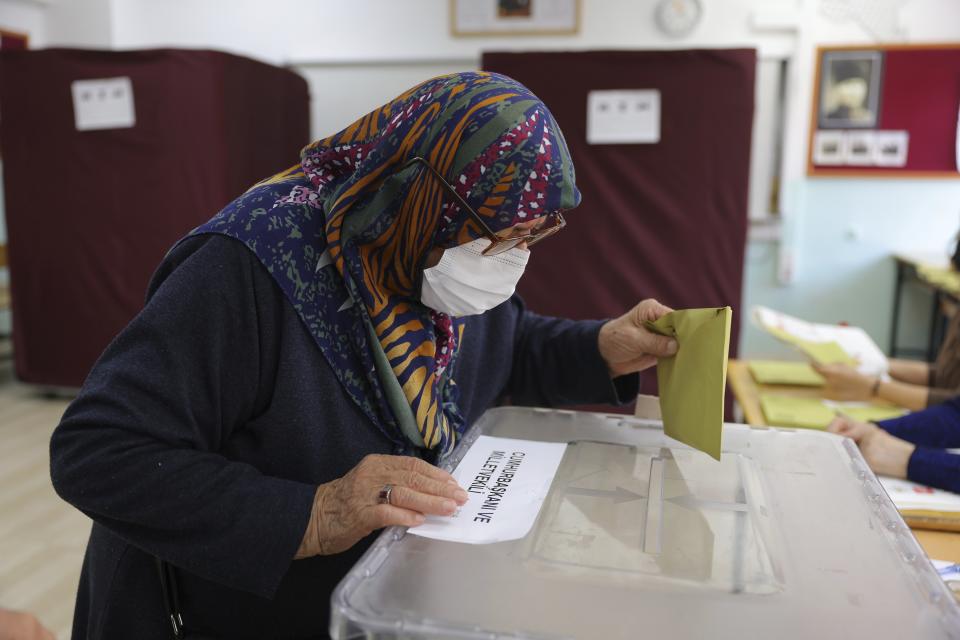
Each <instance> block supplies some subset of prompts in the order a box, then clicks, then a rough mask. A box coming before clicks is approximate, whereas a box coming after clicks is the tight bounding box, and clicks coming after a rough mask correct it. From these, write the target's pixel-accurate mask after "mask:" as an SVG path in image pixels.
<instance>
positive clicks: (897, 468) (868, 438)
mask: <svg viewBox="0 0 960 640" xmlns="http://www.w3.org/2000/svg"><path fill="white" fill-rule="evenodd" d="M827 430H828V431H830V432H832V433H837V434H840V435H842V436H847V437H848V438H853V440H854V442H856V443H857V446H858V447H860V453H862V454H863V457H864V459H865V460H866V461H867V464H868V465H869V466H870V468H871V469H873V472H874V473H876V474H878V475H881V476H890V477H892V478H906V477H907V465H908V464H909V462H910V456H911V455H913V451H914V449H916V445H914V444H911V443H909V442H907V441H906V440H901V439H900V438H897V437H894V436H892V435H890V434H889V433H887V432H886V431H884V430H883V429H881V428H880V427H878V426H877V425H875V424H873V423H870V422H857V421H856V420H853V419H852V418H847V417H846V416H840V417H838V418H835V419H834V421H833V422H831V423H830V424H829V425H828V426H827Z"/></svg>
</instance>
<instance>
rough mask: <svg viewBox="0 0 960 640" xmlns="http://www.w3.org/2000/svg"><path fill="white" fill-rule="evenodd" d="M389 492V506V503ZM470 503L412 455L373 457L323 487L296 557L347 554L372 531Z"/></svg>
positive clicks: (407, 524) (414, 523)
mask: <svg viewBox="0 0 960 640" xmlns="http://www.w3.org/2000/svg"><path fill="white" fill-rule="evenodd" d="M386 487H392V489H390V491H389V494H388V497H389V502H385V501H384V500H383V496H382V494H383V492H384V489H385V488H386ZM466 501H467V492H466V491H464V490H463V489H462V488H461V487H460V486H459V485H458V484H457V483H456V481H455V480H454V479H453V476H451V475H450V474H449V473H447V472H446V471H444V470H442V469H438V468H437V467H435V466H433V465H431V464H429V463H427V462H424V461H423V460H420V459H419V458H414V457H411V456H387V455H368V456H367V457H365V458H364V459H363V460H361V461H360V463H359V464H358V465H357V466H356V467H354V468H353V469H351V470H350V471H349V472H348V473H347V475H345V476H343V477H342V478H338V479H337V480H334V481H332V482H328V483H326V484H322V485H320V486H319V487H317V493H316V496H315V497H314V500H313V511H312V512H311V514H310V522H309V523H308V524H307V530H306V532H305V533H304V536H303V541H302V542H301V543H300V548H299V549H298V550H297V555H296V556H294V557H295V558H297V559H299V558H308V557H310V556H316V555H330V554H333V553H340V552H341V551H346V550H347V549H349V548H350V547H352V546H353V545H355V544H356V543H357V542H359V541H360V540H361V539H363V538H365V537H366V536H368V535H369V534H370V533H371V532H373V531H376V530H377V529H382V528H384V527H389V526H393V525H399V526H404V527H415V526H417V525H420V524H423V521H424V517H425V516H427V515H437V516H450V515H453V513H454V512H455V511H456V510H457V507H458V506H459V505H463V504H465V503H466Z"/></svg>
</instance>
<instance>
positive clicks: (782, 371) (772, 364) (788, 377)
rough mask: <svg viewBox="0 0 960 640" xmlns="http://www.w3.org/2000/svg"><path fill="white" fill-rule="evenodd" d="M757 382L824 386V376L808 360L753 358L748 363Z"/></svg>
mask: <svg viewBox="0 0 960 640" xmlns="http://www.w3.org/2000/svg"><path fill="white" fill-rule="evenodd" d="M747 368H749V369H750V375H752V376H753V379H754V380H756V381H757V384H789V385H793V386H797V387H822V386H823V384H824V380H823V376H821V375H820V374H819V373H817V372H816V371H814V370H813V367H811V366H810V365H809V364H807V363H806V362H784V361H782V360H751V361H750V362H749V363H747Z"/></svg>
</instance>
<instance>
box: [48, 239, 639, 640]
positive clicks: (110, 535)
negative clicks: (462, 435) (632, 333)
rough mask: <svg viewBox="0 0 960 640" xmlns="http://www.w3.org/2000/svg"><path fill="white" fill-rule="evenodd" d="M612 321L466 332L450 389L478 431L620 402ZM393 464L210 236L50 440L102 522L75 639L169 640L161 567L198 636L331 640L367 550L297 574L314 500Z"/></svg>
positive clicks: (267, 289) (69, 489)
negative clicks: (348, 576)
mask: <svg viewBox="0 0 960 640" xmlns="http://www.w3.org/2000/svg"><path fill="white" fill-rule="evenodd" d="M600 326H601V322H600V321H581V322H574V321H571V320H563V319H557V318H547V317H542V316H538V315H535V314H533V313H530V312H527V311H525V310H524V308H523V304H522V302H521V301H520V300H519V298H516V297H514V298H513V299H511V300H510V301H508V302H506V303H504V304H502V305H500V306H499V307H497V308H496V309H493V310H491V311H489V312H487V313H485V314H483V315H481V316H476V317H473V318H471V319H470V320H469V321H468V324H467V326H466V330H465V335H464V340H463V344H462V346H461V349H462V351H461V353H460V355H459V357H458V360H457V362H456V364H455V370H454V371H453V375H454V377H455V379H456V380H457V382H458V384H459V387H460V390H461V402H460V405H461V408H462V410H463V412H464V415H465V416H466V418H467V422H468V424H469V423H472V422H473V421H475V420H476V419H477V417H479V416H480V414H481V413H483V411H484V410H486V409H487V408H489V407H491V406H493V405H495V404H497V403H498V402H499V401H501V400H502V399H503V398H504V397H506V396H509V397H510V399H511V401H512V402H513V403H514V404H524V405H543V406H556V405H563V404H571V403H597V402H618V401H623V400H627V399H630V397H631V396H632V395H635V394H636V391H637V385H638V378H637V376H636V375H634V376H628V377H624V378H618V379H617V380H616V381H614V383H611V381H610V378H609V375H608V373H607V370H606V366H605V363H604V362H603V360H602V358H601V357H600V355H599V352H598V349H597V335H598V332H599V329H600ZM370 453H387V454H389V453H399V451H398V450H397V449H396V447H395V445H392V444H391V443H390V442H389V441H388V440H387V439H386V438H385V437H384V436H382V435H381V434H380V433H379V432H378V431H377V430H376V429H375V428H374V427H373V426H372V425H371V424H370V423H369V422H368V421H367V419H366V418H365V417H364V415H363V414H362V413H361V412H360V410H359V409H358V408H357V407H356V405H355V404H354V403H353V402H352V401H351V400H350V398H349V397H348V396H347V395H346V394H345V393H344V391H343V389H342V387H341V386H340V384H339V383H338V382H337V379H336V377H335V376H334V373H333V371H332V370H331V369H330V367H329V366H328V365H327V363H326V361H325V360H324V359H323V357H322V355H321V354H320V351H319V349H318V348H317V347H316V345H315V343H314V342H313V340H312V338H311V337H310V335H309V333H308V332H307V330H306V328H305V326H304V325H303V323H302V322H301V320H300V318H299V317H298V316H297V314H296V311H295V310H294V309H293V307H292V306H291V305H290V304H289V302H288V301H287V300H286V299H285V298H284V297H283V294H282V292H281V291H280V290H279V288H278V287H277V286H276V285H275V284H274V281H273V279H272V278H271V276H270V275H269V274H268V273H267V271H266V270H265V269H264V267H263V266H262V265H261V264H260V262H259V261H258V260H257V259H256V257H255V256H254V255H253V254H252V253H251V252H250V251H249V250H248V249H247V248H246V247H245V246H244V245H242V244H241V243H240V242H238V241H236V240H233V239H230V238H226V237H222V236H199V237H196V238H192V239H190V240H188V241H186V242H184V243H182V244H181V245H179V246H178V247H177V248H176V249H174V250H173V251H172V252H171V253H170V255H168V256H167V257H166V258H165V260H164V261H163V263H162V264H161V265H160V267H159V268H158V270H157V273H156V274H155V275H154V278H153V280H152V282H151V284H150V292H149V295H148V302H147V304H146V306H145V308H144V309H143V311H142V312H141V313H140V314H139V315H138V316H137V317H136V318H135V319H134V320H133V321H132V322H131V323H130V325H129V326H128V327H127V328H126V329H124V330H123V332H121V333H120V335H118V336H117V338H116V339H115V340H114V341H113V343H112V344H111V345H110V346H109V347H108V348H107V350H106V351H105V352H104V354H103V355H102V356H101V358H100V360H99V361H98V362H97V363H96V365H95V366H94V367H93V369H92V370H91V372H90V374H89V377H88V378H87V380H86V382H85V383H84V385H83V388H82V390H81V391H80V394H79V396H78V397H77V398H76V400H75V401H74V402H73V403H71V405H70V406H69V408H68V409H67V411H66V413H65V414H64V417H63V420H62V422H61V423H60V425H59V426H58V427H57V429H56V431H55V432H54V434H53V438H52V440H51V444H50V467H51V476H52V479H53V484H54V487H55V488H56V490H57V492H58V493H59V494H60V495H61V496H62V497H63V499H65V500H66V501H68V502H70V503H71V504H73V505H75V506H76V507H77V508H79V509H81V510H82V511H83V512H84V513H86V514H87V515H89V516H90V517H91V518H92V519H93V520H94V525H93V530H92V533H91V536H90V541H89V544H88V547H87V553H86V557H85V560H84V566H83V572H82V576H81V580H80V586H79V589H78V594H77V606H76V612H75V617H74V636H73V637H74V638H138V639H150V638H169V637H170V636H171V631H170V626H169V623H168V622H167V620H166V617H165V612H164V609H163V603H162V597H161V591H160V587H159V580H158V577H157V572H156V569H155V567H154V564H153V562H152V558H151V556H158V557H160V558H162V559H164V560H166V561H168V562H170V563H171V564H172V565H174V566H176V567H178V568H179V572H178V573H179V575H180V591H181V597H182V603H181V605H182V608H183V612H184V618H185V621H186V623H187V625H188V627H193V628H194V629H199V630H203V631H205V632H207V633H209V634H211V635H216V636H220V637H230V638H240V637H253V638H268V637H269V638H279V637H326V636H327V625H328V615H329V601H330V594H331V592H332V590H333V588H334V587H335V586H336V584H337V583H338V582H339V580H340V579H341V577H342V576H343V575H344V574H345V572H346V571H347V570H348V569H349V568H350V566H351V565H353V563H354V562H355V561H356V560H357V559H358V558H359V556H360V554H361V553H362V552H363V551H364V550H365V549H366V548H367V547H368V546H369V543H370V542H371V541H372V537H373V536H371V537H368V538H367V539H366V540H364V541H363V542H361V543H360V544H358V545H356V546H355V547H354V548H353V549H350V550H349V551H347V552H344V553H341V554H338V555H334V556H324V557H316V558H310V559H306V560H297V561H292V558H293V556H294V553H295V552H296V550H297V547H298V545H299V544H300V541H301V539H302V536H303V533H304V530H305V528H306V525H307V520H308V518H309V515H310V509H311V506H312V500H313V495H314V491H315V489H316V486H317V485H319V484H321V483H324V482H328V481H330V480H333V479H335V478H338V477H340V476H343V475H344V474H345V473H346V472H347V471H349V470H350V469H351V468H352V467H353V466H354V465H356V464H357V463H358V462H359V461H360V460H361V459H362V458H363V457H364V456H365V455H367V454H370Z"/></svg>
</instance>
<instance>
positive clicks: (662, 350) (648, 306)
mask: <svg viewBox="0 0 960 640" xmlns="http://www.w3.org/2000/svg"><path fill="white" fill-rule="evenodd" d="M671 311H673V309H671V308H670V307H667V306H665V305H662V304H660V303H659V302H657V301H656V300H654V299H653V298H650V299H647V300H644V301H643V302H641V303H640V304H638V305H637V306H635V307H634V308H633V309H631V310H630V311H628V312H627V313H625V314H623V315H622V316H620V317H619V318H615V319H613V320H610V321H609V322H607V323H606V324H605V325H603V327H601V328H600V337H599V347H600V355H601V356H603V359H604V360H605V361H606V363H607V368H608V369H609V370H610V375H611V376H612V377H614V378H615V377H617V376H622V375H626V374H628V373H634V372H636V371H642V370H644V369H646V368H648V367H652V366H653V365H655V364H656V363H657V358H664V357H668V356H672V355H674V354H676V353H677V341H676V340H674V339H673V338H668V337H667V336H661V335H658V334H656V333H653V332H652V331H650V330H649V329H647V328H646V327H645V326H644V323H645V322H647V321H650V322H653V321H654V320H657V319H659V318H660V316H663V315H665V314H667V313H670V312H671Z"/></svg>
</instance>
